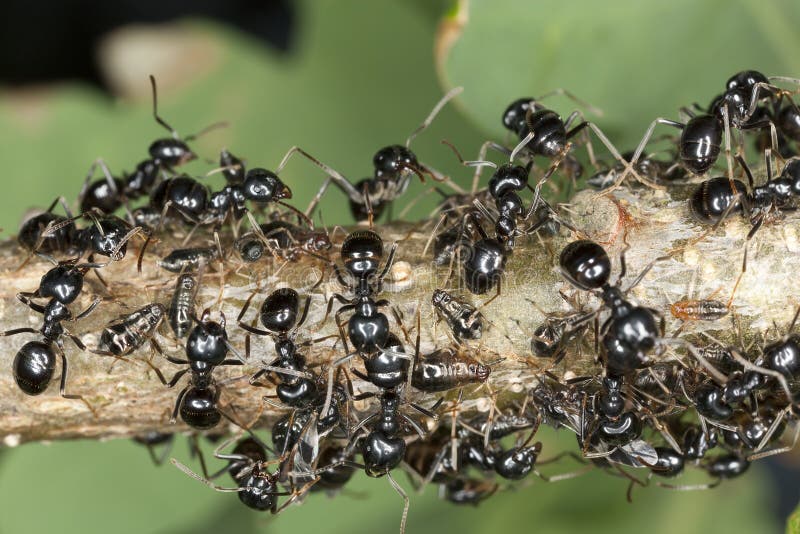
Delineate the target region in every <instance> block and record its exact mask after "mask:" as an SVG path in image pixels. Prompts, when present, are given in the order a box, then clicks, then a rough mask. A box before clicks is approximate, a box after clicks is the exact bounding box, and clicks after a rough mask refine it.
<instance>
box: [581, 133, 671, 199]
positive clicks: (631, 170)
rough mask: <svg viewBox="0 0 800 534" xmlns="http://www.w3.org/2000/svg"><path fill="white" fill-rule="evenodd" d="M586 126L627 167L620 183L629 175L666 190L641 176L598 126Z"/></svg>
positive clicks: (619, 180) (647, 184) (631, 162)
mask: <svg viewBox="0 0 800 534" xmlns="http://www.w3.org/2000/svg"><path fill="white" fill-rule="evenodd" d="M586 124H587V126H588V127H589V129H591V130H592V132H593V133H594V134H595V135H596V136H597V138H598V139H600V141H601V142H602V143H603V145H604V146H605V147H606V148H607V149H608V151H609V152H611V155H612V156H614V159H616V160H617V161H618V162H619V163H621V164H622V165H623V166H624V167H625V170H624V171H623V172H622V176H620V178H619V179H618V180H617V181H618V182H619V183H621V182H622V180H623V179H624V178H625V176H627V175H628V174H632V175H633V177H634V178H635V179H636V180H637V181H639V182H641V183H643V184H644V185H646V186H648V187H651V188H653V189H660V190H665V189H666V187H664V186H663V185H659V184H657V183H655V182H652V181H650V180H649V179H646V178H644V177H642V176H641V175H639V173H637V172H636V170H635V169H634V167H633V166H634V165H635V162H634V161H630V162H628V161H627V160H625V158H623V157H622V155H621V154H620V153H619V150H617V148H616V147H615V146H614V145H613V144H612V143H611V141H610V140H609V139H608V137H606V134H604V133H603V131H602V130H601V129H600V128H599V127H598V126H597V125H596V124H594V123H593V122H588V123H586ZM576 128H577V127H576ZM637 150H638V148H637Z"/></svg>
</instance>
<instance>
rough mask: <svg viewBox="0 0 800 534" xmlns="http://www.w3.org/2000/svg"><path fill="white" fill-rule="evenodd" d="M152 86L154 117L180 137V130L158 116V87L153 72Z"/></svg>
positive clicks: (174, 135) (175, 136)
mask: <svg viewBox="0 0 800 534" xmlns="http://www.w3.org/2000/svg"><path fill="white" fill-rule="evenodd" d="M150 86H151V87H152V88H153V118H154V119H155V120H156V122H157V123H158V124H160V125H161V126H163V127H164V128H166V129H167V131H168V132H169V133H171V134H172V137H174V138H175V139H180V136H178V132H176V131H175V128H173V127H172V126H170V125H169V124H167V121H165V120H164V119H162V118H161V117H159V116H158V89H157V88H156V78H155V76H153V75H152V74H151V75H150Z"/></svg>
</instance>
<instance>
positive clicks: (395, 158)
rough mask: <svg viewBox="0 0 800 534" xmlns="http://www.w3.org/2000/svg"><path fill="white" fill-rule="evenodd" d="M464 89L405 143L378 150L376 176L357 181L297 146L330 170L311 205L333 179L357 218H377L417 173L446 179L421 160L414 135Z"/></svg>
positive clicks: (430, 118) (441, 103) (374, 161)
mask: <svg viewBox="0 0 800 534" xmlns="http://www.w3.org/2000/svg"><path fill="white" fill-rule="evenodd" d="M460 92H461V88H460V87H458V88H456V89H453V90H451V91H450V92H449V93H447V94H446V95H445V96H444V97H442V99H441V100H440V101H439V102H438V103H437V104H436V106H434V108H433V110H432V111H431V113H430V115H428V117H427V118H426V119H425V121H424V122H423V123H422V124H421V125H420V126H419V127H418V128H417V129H416V130H415V131H414V132H413V133H412V134H411V135H410V136H409V138H408V139H407V140H406V143H405V145H389V146H386V147H383V148H381V149H380V150H378V151H377V152H376V153H375V155H374V156H373V158H372V164H373V175H372V177H369V178H364V179H363V180H360V181H359V182H357V183H355V184H353V183H351V182H350V181H349V180H348V179H347V178H345V177H344V176H342V175H341V174H340V173H338V172H336V171H335V170H333V169H331V168H329V167H328V166H326V165H323V164H321V163H320V162H318V161H317V160H315V159H314V158H312V157H311V156H309V155H308V154H306V153H305V152H304V151H302V150H301V149H299V148H297V147H295V148H294V149H293V150H296V151H298V152H300V153H302V154H303V155H304V156H306V157H307V158H308V159H309V160H311V161H312V162H314V163H315V164H316V165H317V166H319V167H320V168H322V169H323V170H324V171H325V172H326V173H327V174H328V178H327V180H326V181H325V183H324V184H323V185H322V188H321V189H320V190H319V192H318V193H317V195H316V197H315V199H314V201H313V202H312V205H311V206H310V207H309V209H313V207H314V206H315V205H316V204H317V202H318V201H319V199H320V198H321V197H322V195H323V194H324V193H325V191H326V190H327V188H328V185H329V183H330V182H333V184H334V185H335V186H336V187H338V188H339V189H340V190H341V191H342V192H343V193H344V194H345V195H347V197H348V200H349V203H350V212H351V213H352V214H353V217H354V218H355V219H356V220H358V221H364V220H367V219H369V220H372V219H373V218H376V219H377V218H379V217H380V216H381V215H382V214H383V212H384V210H385V209H386V208H387V207H388V206H389V205H390V204H391V203H392V202H393V201H394V200H396V199H397V198H399V197H400V196H401V195H402V194H403V193H405V192H406V190H407V189H408V186H409V184H410V183H411V179H412V178H413V177H414V176H418V177H419V178H420V179H421V180H423V181H424V177H425V176H430V177H431V178H432V179H434V180H436V181H443V180H445V177H444V176H443V175H442V174H440V173H439V172H438V171H436V170H435V169H433V168H431V167H430V166H428V165H425V164H423V163H421V162H420V161H419V159H418V158H417V156H416V154H414V152H413V151H412V150H411V149H410V148H409V147H410V145H411V141H412V140H413V139H414V137H416V136H417V135H418V134H419V133H420V132H422V131H423V130H424V129H426V128H427V127H428V126H429V125H430V123H431V122H432V121H433V119H434V118H435V117H436V115H437V114H438V113H439V111H440V110H441V109H442V107H444V105H445V104H447V102H448V101H450V100H451V99H452V98H454V97H455V96H456V95H458V94H459V93H460ZM287 156H288V155H287Z"/></svg>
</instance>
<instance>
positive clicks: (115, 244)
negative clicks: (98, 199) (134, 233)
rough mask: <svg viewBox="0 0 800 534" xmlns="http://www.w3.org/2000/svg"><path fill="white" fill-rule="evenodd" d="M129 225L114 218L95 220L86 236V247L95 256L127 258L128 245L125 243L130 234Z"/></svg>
mask: <svg viewBox="0 0 800 534" xmlns="http://www.w3.org/2000/svg"><path fill="white" fill-rule="evenodd" d="M128 230H129V227H128V223H126V222H125V221H123V220H122V219H120V218H118V217H114V216H110V217H102V218H100V219H95V221H94V223H93V224H92V225H90V226H89V227H88V228H86V230H84V232H85V234H84V236H85V240H86V242H85V245H86V246H87V247H88V248H90V249H91V250H92V252H94V253H95V254H99V255H100V256H106V257H110V258H112V259H114V260H119V259H122V258H124V257H125V253H126V252H127V250H128V243H127V242H126V241H123V240H124V239H125V238H126V236H127V234H128Z"/></svg>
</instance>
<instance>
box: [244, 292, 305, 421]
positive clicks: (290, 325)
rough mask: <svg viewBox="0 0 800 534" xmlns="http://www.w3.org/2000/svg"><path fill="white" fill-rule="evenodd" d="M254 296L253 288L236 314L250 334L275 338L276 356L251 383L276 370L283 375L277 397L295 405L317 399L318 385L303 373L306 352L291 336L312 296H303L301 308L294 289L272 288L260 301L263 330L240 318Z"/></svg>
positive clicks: (248, 356) (246, 354)
mask: <svg viewBox="0 0 800 534" xmlns="http://www.w3.org/2000/svg"><path fill="white" fill-rule="evenodd" d="M320 280H321V279H320ZM253 296H255V292H254V293H253V294H251V295H250V297H249V298H248V299H247V301H246V302H245V304H244V306H243V307H242V311H241V312H240V313H239V317H238V318H237V320H238V323H239V326H240V327H241V328H243V329H244V330H246V331H247V332H249V333H250V334H256V335H259V336H270V337H271V338H272V339H273V341H274V342H275V352H276V354H277V357H276V358H275V359H274V360H273V361H272V362H270V363H269V364H268V365H266V366H263V367H262V368H261V369H260V370H259V371H258V372H257V373H256V374H254V375H253V376H252V377H250V383H251V384H256V383H257V381H258V379H259V378H261V377H262V376H264V375H266V374H267V373H269V372H276V373H279V374H281V376H282V379H281V383H280V384H278V386H277V389H276V392H277V395H278V398H279V399H280V401H281V402H282V403H284V404H285V405H288V406H291V407H294V408H305V407H307V406H308V405H309V403H310V402H312V401H314V400H316V398H317V386H316V383H315V381H314V380H313V378H309V377H308V376H306V375H308V372H307V370H306V361H305V356H303V355H302V354H300V353H299V352H298V350H297V349H298V346H297V344H296V343H295V342H294V340H293V337H294V335H295V333H296V332H297V330H298V329H299V328H300V327H301V326H302V325H303V323H305V320H306V318H307V317H308V310H309V306H310V304H311V298H310V297H309V298H307V299H306V302H305V305H304V306H303V309H302V312H301V311H300V296H299V295H298V294H297V292H296V291H295V290H294V289H291V288H288V287H286V288H281V289H277V290H275V291H274V292H272V293H271V294H270V295H269V296H267V298H266V299H264V302H263V303H262V304H261V310H260V311H259V318H260V320H261V324H262V325H264V328H265V330H262V329H260V328H255V327H253V326H250V325H248V324H246V323H245V322H243V321H242V318H243V317H244V316H245V314H246V313H247V310H248V308H249V306H250V302H251V300H252V298H253ZM250 334H248V335H247V337H246V338H245V347H246V348H245V358H246V359H248V360H249V358H250Z"/></svg>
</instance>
